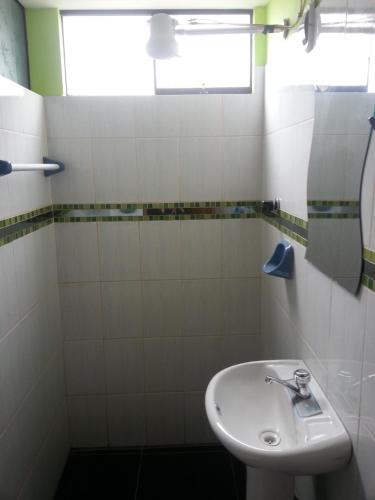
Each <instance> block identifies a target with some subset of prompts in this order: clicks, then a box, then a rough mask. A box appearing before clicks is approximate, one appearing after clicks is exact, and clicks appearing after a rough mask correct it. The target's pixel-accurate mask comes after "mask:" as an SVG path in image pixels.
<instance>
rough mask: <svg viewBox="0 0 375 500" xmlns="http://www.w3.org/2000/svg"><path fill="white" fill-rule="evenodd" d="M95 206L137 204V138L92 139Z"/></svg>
mask: <svg viewBox="0 0 375 500" xmlns="http://www.w3.org/2000/svg"><path fill="white" fill-rule="evenodd" d="M92 163H93V171H94V174H93V175H94V183H95V202H96V203H123V202H126V203H136V202H137V201H138V171H137V160H136V149H135V139H112V138H106V139H102V138H101V139H97V138H96V139H93V140H92Z"/></svg>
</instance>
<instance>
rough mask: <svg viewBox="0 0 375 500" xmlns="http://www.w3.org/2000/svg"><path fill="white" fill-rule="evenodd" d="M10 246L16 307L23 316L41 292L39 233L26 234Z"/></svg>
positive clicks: (41, 269) (41, 273)
mask: <svg viewBox="0 0 375 500" xmlns="http://www.w3.org/2000/svg"><path fill="white" fill-rule="evenodd" d="M12 247H13V260H14V263H15V267H16V279H15V285H16V294H17V299H18V309H19V312H20V315H22V316H23V315H25V314H26V313H27V312H28V311H30V309H31V308H32V307H33V306H34V305H35V304H36V303H37V302H38V300H39V299H40V298H41V296H42V294H43V285H44V283H42V281H43V280H42V277H43V276H44V272H43V260H42V252H41V251H40V250H41V245H40V240H39V235H37V234H35V233H32V234H28V235H27V236H24V237H23V238H20V239H18V240H16V241H15V242H13V243H12ZM10 266H11V264H10ZM13 286H14V285H13ZM13 293H14V291H13ZM13 307H17V306H13Z"/></svg>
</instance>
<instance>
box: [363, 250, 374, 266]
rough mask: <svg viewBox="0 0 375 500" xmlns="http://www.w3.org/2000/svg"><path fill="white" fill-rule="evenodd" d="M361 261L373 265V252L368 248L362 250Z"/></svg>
mask: <svg viewBox="0 0 375 500" xmlns="http://www.w3.org/2000/svg"><path fill="white" fill-rule="evenodd" d="M363 259H364V260H367V262H370V264H375V251H373V250H370V249H369V248H364V249H363Z"/></svg>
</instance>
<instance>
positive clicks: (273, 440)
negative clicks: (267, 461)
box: [259, 431, 281, 446]
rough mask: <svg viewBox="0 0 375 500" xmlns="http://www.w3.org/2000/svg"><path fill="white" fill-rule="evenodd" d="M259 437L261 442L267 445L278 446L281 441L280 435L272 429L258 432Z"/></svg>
mask: <svg viewBox="0 0 375 500" xmlns="http://www.w3.org/2000/svg"><path fill="white" fill-rule="evenodd" d="M259 437H260V440H261V441H262V443H264V444H266V445H267V446H278V445H279V444H280V441H281V437H280V436H279V435H278V433H277V432H274V431H263V432H261V433H260V436H259Z"/></svg>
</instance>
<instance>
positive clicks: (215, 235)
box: [181, 220, 221, 279]
mask: <svg viewBox="0 0 375 500" xmlns="http://www.w3.org/2000/svg"><path fill="white" fill-rule="evenodd" d="M181 233H182V277H183V278H185V279H192V278H218V277H220V276H221V221H218V220H189V221H182V222H181Z"/></svg>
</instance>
